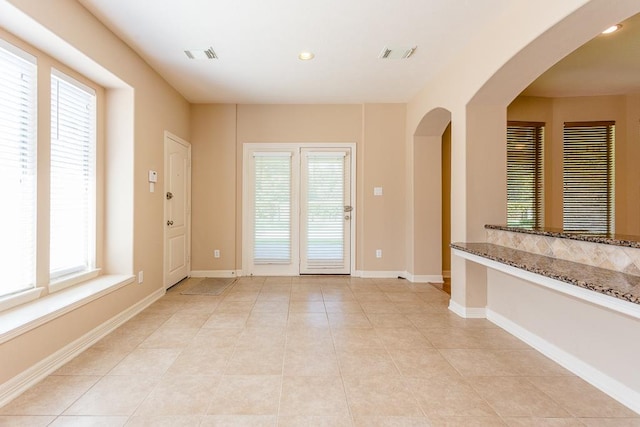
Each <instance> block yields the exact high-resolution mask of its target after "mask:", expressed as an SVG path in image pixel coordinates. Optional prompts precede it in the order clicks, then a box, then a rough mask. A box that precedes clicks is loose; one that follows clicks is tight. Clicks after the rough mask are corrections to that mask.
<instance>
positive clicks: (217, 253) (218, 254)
mask: <svg viewBox="0 0 640 427" xmlns="http://www.w3.org/2000/svg"><path fill="white" fill-rule="evenodd" d="M213 257H214V258H220V249H216V250H214V251H213Z"/></svg>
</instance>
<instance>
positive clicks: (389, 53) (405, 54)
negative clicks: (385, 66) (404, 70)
mask: <svg viewBox="0 0 640 427" xmlns="http://www.w3.org/2000/svg"><path fill="white" fill-rule="evenodd" d="M417 48H418V46H409V47H405V46H402V47H398V46H396V47H390V46H385V48H384V49H382V52H380V55H378V58H381V59H407V58H409V57H410V56H411V55H413V52H415V51H416V49H417Z"/></svg>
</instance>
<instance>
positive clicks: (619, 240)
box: [484, 224, 640, 249]
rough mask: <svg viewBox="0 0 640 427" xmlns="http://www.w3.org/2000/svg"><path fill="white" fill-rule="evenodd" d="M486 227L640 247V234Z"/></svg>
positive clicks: (501, 226)
mask: <svg viewBox="0 0 640 427" xmlns="http://www.w3.org/2000/svg"><path fill="white" fill-rule="evenodd" d="M484 228H486V229H489V230H502V231H510V232H512V233H525V234H535V235H538V236H547V237H559V238H562V239H571V240H581V241H583V242H592V243H602V244H605V245H614V246H624V247H627V248H638V249H640V236H625V235H612V236H604V235H601V234H588V233H567V232H563V231H562V230H557V229H552V228H519V227H507V226H505V225H491V224H487V225H485V226H484Z"/></svg>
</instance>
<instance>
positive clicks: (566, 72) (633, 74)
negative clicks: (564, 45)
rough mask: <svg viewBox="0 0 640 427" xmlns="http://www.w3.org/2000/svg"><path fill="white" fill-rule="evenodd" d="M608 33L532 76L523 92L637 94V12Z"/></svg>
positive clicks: (639, 86)
mask: <svg viewBox="0 0 640 427" xmlns="http://www.w3.org/2000/svg"><path fill="white" fill-rule="evenodd" d="M621 24H622V28H621V29H620V30H618V31H616V32H615V33H612V34H601V35H599V36H597V37H595V38H594V39H593V40H591V41H589V42H587V43H586V44H584V45H582V46H581V47H579V48H578V49H576V50H575V51H574V52H572V53H571V54H569V55H567V56H566V57H565V58H564V59H562V60H561V61H560V62H558V63H556V64H555V65H554V66H553V67H551V68H550V69H549V70H547V71H546V72H545V73H544V74H542V75H541V76H540V77H538V79H536V80H535V81H534V82H533V83H532V84H531V85H529V87H528V88H527V89H525V90H524V92H523V95H529V96H544V97H566V96H595V95H620V94H631V93H640V14H638V15H635V16H632V17H630V18H629V19H627V20H625V21H623V22H622V23H621Z"/></svg>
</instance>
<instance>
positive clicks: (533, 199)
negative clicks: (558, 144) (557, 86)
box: [507, 122, 544, 228]
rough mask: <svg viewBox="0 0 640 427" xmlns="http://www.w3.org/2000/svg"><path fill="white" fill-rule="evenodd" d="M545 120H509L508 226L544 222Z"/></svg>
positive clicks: (540, 224) (540, 225)
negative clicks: (543, 121) (540, 121)
mask: <svg viewBox="0 0 640 427" xmlns="http://www.w3.org/2000/svg"><path fill="white" fill-rule="evenodd" d="M543 147H544V123H539V122H508V123H507V225H509V226H511V227H525V228H533V227H542V226H543V225H544V179H543V176H544V173H543V171H544V168H543V159H544V156H543Z"/></svg>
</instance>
